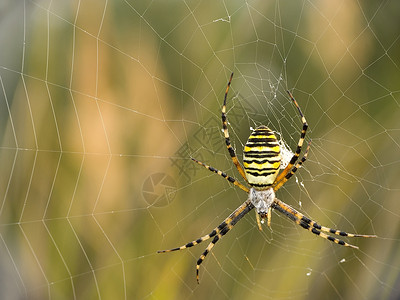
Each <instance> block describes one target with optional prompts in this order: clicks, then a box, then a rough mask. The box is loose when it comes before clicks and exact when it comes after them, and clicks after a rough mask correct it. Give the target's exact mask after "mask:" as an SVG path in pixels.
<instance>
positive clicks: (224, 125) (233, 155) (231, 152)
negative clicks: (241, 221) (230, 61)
mask: <svg viewBox="0 0 400 300" xmlns="http://www.w3.org/2000/svg"><path fill="white" fill-rule="evenodd" d="M232 77H233V73H232V74H231V77H230V78H229V82H228V85H227V86H226V90H225V96H224V104H223V105H222V129H223V130H224V136H225V143H226V148H227V149H228V151H229V155H230V156H231V158H232V161H233V163H234V165H235V166H236V168H237V170H238V171H239V173H240V175H241V176H242V177H243V179H244V180H246V182H247V178H246V174H245V172H244V170H243V168H242V166H241V165H240V163H239V161H238V159H237V157H236V153H235V150H234V149H233V147H232V145H231V141H230V138H229V132H228V122H227V117H226V98H227V97H228V91H229V87H230V86H231V81H232Z"/></svg>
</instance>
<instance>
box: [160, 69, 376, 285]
mask: <svg viewBox="0 0 400 300" xmlns="http://www.w3.org/2000/svg"><path fill="white" fill-rule="evenodd" d="M232 77H233V73H232V74H231V77H230V79H229V82H228V85H227V87H226V91H225V96H224V104H223V106H222V128H223V131H224V136H225V143H226V146H227V149H228V151H229V154H230V156H231V158H232V161H233V163H234V165H235V166H236V168H237V170H238V171H239V174H240V175H241V176H242V177H243V179H244V180H245V181H246V182H247V183H248V184H249V185H250V186H251V187H250V188H247V187H246V186H244V185H243V184H241V183H240V182H238V181H237V180H236V179H235V178H233V177H231V176H229V175H227V174H226V173H225V172H222V171H220V170H217V169H215V168H213V167H211V166H208V165H206V164H204V163H202V162H200V161H198V160H196V159H194V158H192V160H193V161H195V162H196V163H198V164H200V165H202V166H203V167H205V168H206V169H208V170H210V171H212V172H214V173H216V174H218V175H220V176H222V177H224V178H225V179H226V180H228V181H229V182H230V183H232V184H234V185H236V186H238V187H239V188H241V189H242V190H243V191H245V192H246V193H248V198H247V200H246V201H245V202H244V203H243V204H242V205H240V206H239V207H238V208H237V209H236V210H235V211H234V212H233V213H232V214H231V215H230V216H229V217H227V218H226V219H225V220H224V221H223V222H222V223H221V224H220V225H219V226H218V227H216V228H215V229H214V230H213V231H212V232H211V233H209V234H207V235H205V236H203V237H201V238H198V239H197V240H194V241H192V242H190V243H187V244H186V245H183V246H181V247H177V248H173V249H170V250H160V251H158V252H159V253H164V252H171V251H176V250H183V249H186V248H189V247H192V246H194V245H197V244H199V243H201V242H203V241H205V240H208V239H210V238H213V239H212V241H211V243H210V244H209V245H208V246H207V248H206V250H205V251H204V252H203V254H202V255H201V256H200V258H199V259H198V261H197V264H196V278H197V282H199V269H200V264H201V263H202V262H203V261H204V259H205V257H206V256H207V254H208V253H209V252H210V251H211V249H212V247H214V245H215V243H217V242H218V241H219V240H220V239H221V238H222V236H224V235H225V234H226V233H227V232H228V231H229V230H231V229H232V227H233V226H234V225H235V224H236V223H237V222H238V221H239V220H240V219H241V218H242V217H243V216H244V215H246V214H247V213H248V212H249V211H250V210H252V209H253V208H255V210H256V212H257V223H258V226H259V228H260V229H261V225H260V222H259V218H266V219H267V221H268V226H270V224H271V210H272V209H276V210H277V211H279V212H280V213H282V214H283V215H285V216H287V217H288V218H289V219H291V220H293V221H294V222H296V224H298V225H300V226H301V227H303V228H304V229H307V230H309V231H311V232H312V233H314V234H316V235H319V236H320V237H323V238H325V239H327V240H329V241H331V242H334V243H336V244H338V245H343V246H347V247H352V248H358V247H357V246H353V245H351V244H348V243H346V242H344V241H342V240H340V239H338V238H335V237H333V236H330V235H328V234H326V233H325V232H327V233H331V234H335V235H339V236H347V237H376V236H375V235H364V234H353V233H346V232H344V231H340V230H336V229H332V228H329V227H325V226H321V225H319V224H317V222H315V221H313V220H311V219H309V218H307V217H305V216H304V215H303V214H301V213H299V212H298V211H296V210H295V209H294V208H292V207H291V206H289V205H287V204H285V203H284V202H282V201H280V200H279V199H278V198H276V196H275V192H276V191H277V190H279V189H280V188H281V187H282V186H283V185H284V184H285V182H286V181H288V179H289V178H290V177H292V176H293V174H294V173H295V172H296V171H297V170H298V169H299V168H300V167H301V165H302V164H303V163H304V162H305V161H306V159H307V155H308V150H309V149H310V144H308V147H307V149H306V151H305V153H304V156H303V157H302V158H301V159H300V161H299V162H297V160H298V158H299V156H300V152H301V149H302V146H303V143H304V139H305V136H306V132H307V128H308V125H307V121H306V119H305V117H304V115H303V113H302V112H301V109H300V107H299V105H298V104H297V102H296V100H295V99H294V98H293V96H292V94H291V93H290V92H289V91H288V94H289V97H290V99H291V100H292V102H293V103H294V105H295V106H296V108H297V110H298V112H299V114H300V117H301V121H302V123H303V128H302V130H301V133H300V139H299V142H298V144H297V149H296V152H295V153H294V154H293V157H292V159H291V160H290V162H289V163H288V165H287V166H286V167H285V168H284V169H283V171H282V172H281V173H279V169H280V165H281V160H282V157H281V152H280V147H279V143H278V141H277V139H276V136H275V135H274V133H273V132H272V130H271V129H269V128H268V127H267V126H259V127H257V128H256V129H255V130H254V131H253V132H252V133H251V135H250V137H249V139H248V141H247V143H246V145H245V147H244V151H243V165H244V169H243V168H242V166H241V165H240V163H239V161H238V159H237V157H236V154H235V150H234V149H233V147H232V145H231V143H230V139H229V132H228V125H227V118H226V99H227V96H228V91H229V87H230V85H231V81H232ZM296 162H297V164H296V165H295V163H296Z"/></svg>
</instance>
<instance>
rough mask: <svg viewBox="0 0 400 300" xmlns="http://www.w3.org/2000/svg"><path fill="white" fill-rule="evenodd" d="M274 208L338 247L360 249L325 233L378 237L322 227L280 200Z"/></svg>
mask: <svg viewBox="0 0 400 300" xmlns="http://www.w3.org/2000/svg"><path fill="white" fill-rule="evenodd" d="M274 208H275V209H276V210H278V211H279V212H280V213H282V214H284V215H285V216H287V217H288V218H289V219H291V220H292V221H294V222H296V224H298V225H300V226H301V227H303V228H304V229H307V230H309V231H311V232H312V233H314V234H316V235H318V236H320V237H322V238H324V239H327V240H329V241H331V242H333V243H336V244H338V245H342V246H346V247H351V248H355V249H358V247H357V246H354V245H351V244H348V243H346V242H345V241H342V240H340V239H338V238H335V237H332V236H330V235H328V234H326V233H324V232H329V233H332V234H336V235H340V236H347V237H365V238H370V237H376V235H365V234H354V233H347V232H344V231H340V230H337V229H332V228H328V227H324V226H321V225H319V224H317V222H315V221H313V220H311V219H309V218H307V217H305V216H304V215H303V214H301V213H299V212H298V211H297V210H295V209H294V208H293V207H291V206H289V205H287V204H285V203H283V202H282V201H280V200H278V199H275V201H274Z"/></svg>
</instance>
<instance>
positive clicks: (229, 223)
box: [196, 200, 254, 283]
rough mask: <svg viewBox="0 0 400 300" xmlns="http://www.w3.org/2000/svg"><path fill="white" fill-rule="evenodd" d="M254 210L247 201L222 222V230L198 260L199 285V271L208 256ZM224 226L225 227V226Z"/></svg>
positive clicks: (197, 276)
mask: <svg viewBox="0 0 400 300" xmlns="http://www.w3.org/2000/svg"><path fill="white" fill-rule="evenodd" d="M253 208H254V206H253V204H252V203H251V202H250V200H247V201H245V202H244V203H243V204H242V205H241V206H239V207H238V208H237V209H236V210H235V211H234V212H233V213H232V214H231V215H230V216H229V217H228V218H226V219H225V221H224V222H222V224H221V225H219V226H218V228H219V227H220V226H221V227H222V229H221V230H220V231H219V232H218V233H217V234H216V236H215V237H214V239H213V240H212V241H211V243H210V244H208V246H207V248H206V250H204V252H203V253H202V254H201V255H200V257H199V259H198V260H197V263H196V279H197V283H199V270H200V265H201V263H202V262H203V261H204V259H205V258H206V256H207V254H208V253H210V251H211V249H212V248H213V247H214V245H215V244H216V243H217V242H218V241H219V240H220V239H221V238H222V237H223V236H224V235H225V234H227V233H228V231H229V230H231V229H232V227H233V226H235V224H236V223H237V222H238V221H239V220H240V219H241V218H243V216H244V215H245V214H247V213H248V212H249V211H250V210H252V209H253ZM223 225H224V226H223Z"/></svg>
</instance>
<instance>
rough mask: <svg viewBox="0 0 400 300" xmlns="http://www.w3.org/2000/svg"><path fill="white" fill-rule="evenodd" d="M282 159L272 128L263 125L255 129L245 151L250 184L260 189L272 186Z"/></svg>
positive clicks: (245, 167)
mask: <svg viewBox="0 0 400 300" xmlns="http://www.w3.org/2000/svg"><path fill="white" fill-rule="evenodd" d="M281 159H282V158H281V151H280V148H279V143H278V140H277V139H276V136H275V135H274V133H273V132H272V130H271V129H269V128H268V127H267V126H263V125H262V126H260V127H257V128H256V129H254V131H253V132H252V133H251V135H250V137H249V139H248V140H247V143H246V145H245V147H244V152H243V165H244V171H245V173H246V178H247V181H248V182H249V184H250V185H251V186H253V187H254V188H255V189H259V190H263V189H267V188H268V187H270V186H271V185H272V184H273V182H274V181H275V178H276V176H277V175H278V172H279V167H280V164H281Z"/></svg>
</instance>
